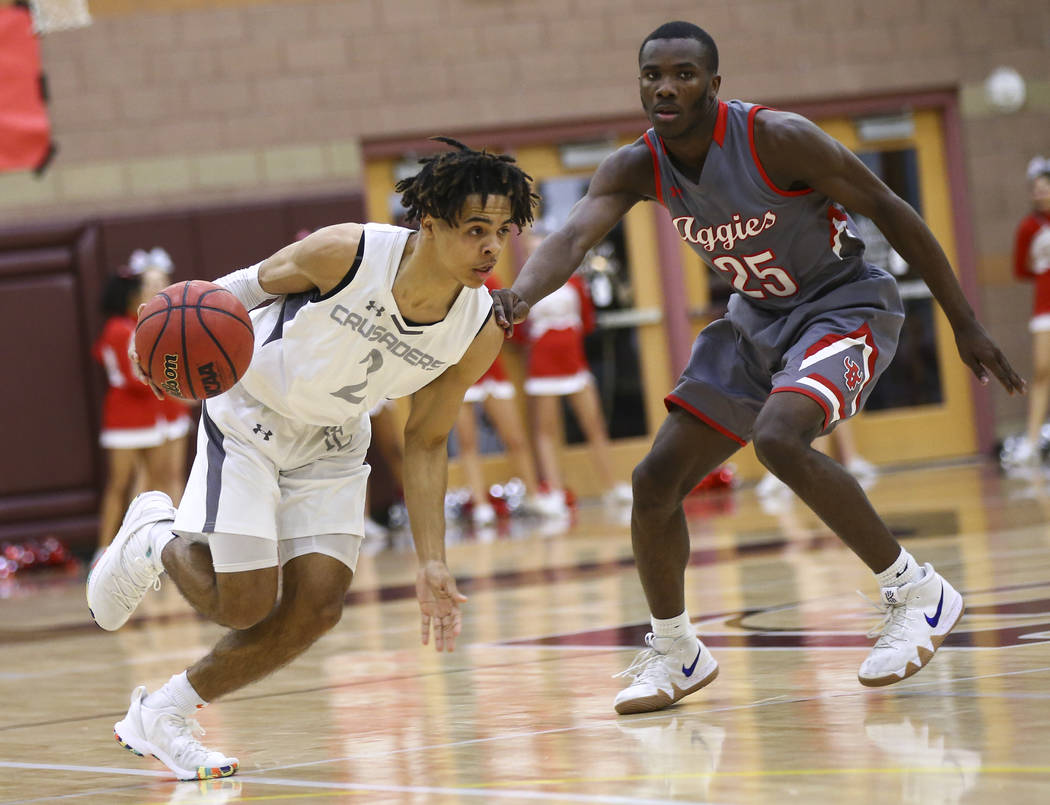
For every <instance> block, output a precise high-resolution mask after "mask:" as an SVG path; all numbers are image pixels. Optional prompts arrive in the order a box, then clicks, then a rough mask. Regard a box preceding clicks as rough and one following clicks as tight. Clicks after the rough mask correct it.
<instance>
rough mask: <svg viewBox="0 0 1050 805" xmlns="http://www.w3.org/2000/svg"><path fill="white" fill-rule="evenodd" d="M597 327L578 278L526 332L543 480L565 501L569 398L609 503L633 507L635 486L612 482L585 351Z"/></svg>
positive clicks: (533, 316) (533, 238) (540, 305)
mask: <svg viewBox="0 0 1050 805" xmlns="http://www.w3.org/2000/svg"><path fill="white" fill-rule="evenodd" d="M541 241H542V236H540V235H537V234H535V233H533V234H531V235H530V236H529V245H530V247H531V249H530V250H534V249H535V248H536V247H537V246H538V245H539V244H540V242H541ZM594 326H595V320H594V305H593V303H592V302H591V298H590V294H588V292H587V286H586V285H585V284H584V282H583V280H582V279H581V278H580V277H579V275H574V276H573V277H572V278H571V279H570V280H569V281H568V283H566V284H565V285H563V286H562V287H561V288H559V289H558V290H556V291H554V292H553V293H551V294H549V295H548V296H546V297H544V298H543V299H541V300H540V301H539V302H537V303H536V304H535V305H533V307H532V309H531V310H530V311H529V318H528V322H527V326H526V328H525V329H526V335H527V338H528V340H529V342H530V344H531V348H530V351H529V370H528V378H527V379H526V381H525V393H526V394H527V395H528V396H529V397H530V398H531V402H532V412H533V428H534V434H535V438H536V456H537V459H538V462H539V468H540V474H541V475H542V476H543V478H544V480H545V481H546V482H547V484H548V485H549V486H550V487H551V489H552V491H553V493H554V494H555V495H558V496H560V497H561V498H562V499H564V489H565V484H564V480H563V476H562V472H561V462H560V459H559V452H558V451H559V445H560V443H561V433H560V432H559V429H560V419H559V416H558V412H559V406H560V404H561V401H560V398H561V397H568V399H569V404H570V405H571V406H572V410H573V413H574V414H575V415H576V421H577V422H578V423H579V425H580V429H581V430H582V431H583V433H584V435H585V436H586V437H587V442H588V444H589V446H590V449H591V458H592V460H593V464H594V471H595V473H596V476H597V478H598V480H599V482H600V483H601V485H602V488H603V489H604V490H605V493H604V498H605V500H606V501H607V502H610V503H630V501H631V488H630V486H629V485H628V484H626V483H616V482H615V479H614V478H613V476H612V470H611V466H612V464H611V461H610V458H609V435H608V430H607V429H606V425H605V416H604V414H603V413H602V407H601V402H600V400H599V399H598V390H597V387H596V386H595V383H594V377H593V376H592V375H591V370H590V366H589V365H588V363H587V357H586V355H585V354H584V350H583V337H584V336H585V335H586V334H587V333H589V332H591V331H592V330H594Z"/></svg>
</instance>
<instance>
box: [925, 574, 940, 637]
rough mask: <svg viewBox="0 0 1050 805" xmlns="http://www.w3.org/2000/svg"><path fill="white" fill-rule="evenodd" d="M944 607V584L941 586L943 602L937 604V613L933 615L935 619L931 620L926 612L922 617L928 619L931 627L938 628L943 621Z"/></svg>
mask: <svg viewBox="0 0 1050 805" xmlns="http://www.w3.org/2000/svg"><path fill="white" fill-rule="evenodd" d="M943 606H944V585H943V584H942V585H941V600H940V601H938V602H937V611H936V612H934V613H933V617H932V618H931V617H930V616H929V615H927V614H926V613H925V612H923V613H922V616H923V617H924V618H926V622H927V623H928V624H930V626H932V627H934V628H936V627H937V623H938V622H939V621H940V619H941V607H943Z"/></svg>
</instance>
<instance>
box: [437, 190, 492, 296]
mask: <svg viewBox="0 0 1050 805" xmlns="http://www.w3.org/2000/svg"><path fill="white" fill-rule="evenodd" d="M432 220H433V232H434V237H435V242H436V245H437V247H438V252H439V254H440V255H441V258H440V259H441V263H442V265H443V266H445V268H446V269H447V270H448V271H449V273H450V274H451V275H452V276H453V277H454V278H455V279H456V280H457V281H459V282H460V283H461V284H463V285H466V286H467V287H468V288H480V287H481V286H482V284H484V282H485V280H486V279H487V278H488V276H489V275H490V274H491V273H492V271H493V269H495V267H496V262H497V261H498V260H499V256H500V254H502V253H503V249H504V247H505V246H506V245H507V240H508V238H509V237H510V232H511V205H510V199H509V198H507V197H506V196H489V197H488V198H487V199H486V203H485V204H482V203H481V196H479V195H473V196H468V197H467V200H466V202H465V203H464V204H463V207H462V208H461V209H460V212H459V220H458V222H457V223H456V225H455V226H451V225H450V224H448V223H447V222H445V221H440V220H437V219H432Z"/></svg>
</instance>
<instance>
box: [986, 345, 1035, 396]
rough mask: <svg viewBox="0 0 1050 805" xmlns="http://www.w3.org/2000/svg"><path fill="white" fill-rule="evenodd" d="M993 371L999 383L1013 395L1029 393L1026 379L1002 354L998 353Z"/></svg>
mask: <svg viewBox="0 0 1050 805" xmlns="http://www.w3.org/2000/svg"><path fill="white" fill-rule="evenodd" d="M992 371H993V372H995V376H996V377H997V378H999V382H1000V383H1002V384H1003V388H1005V389H1006V390H1007V391H1008V392H1010V393H1011V394H1013V393H1014V392H1015V391H1016V392H1017V393H1019V394H1024V393H1025V391H1027V386H1028V384H1027V383H1025V379H1024V378H1023V377H1021V376H1020V375H1019V374H1017V372H1016V371H1014V368H1013V367H1012V366H1011V365H1010V362H1009V361H1008V360H1007V359H1006V356H1005V355H1003V353H1002V352H998V351H997V352H996V354H995V360H994V362H993V363H992Z"/></svg>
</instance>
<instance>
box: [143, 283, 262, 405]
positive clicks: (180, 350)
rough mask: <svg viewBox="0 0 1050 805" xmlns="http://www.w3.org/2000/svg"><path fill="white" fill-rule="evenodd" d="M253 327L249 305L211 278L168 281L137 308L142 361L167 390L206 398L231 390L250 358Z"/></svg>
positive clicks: (166, 392)
mask: <svg viewBox="0 0 1050 805" xmlns="http://www.w3.org/2000/svg"><path fill="white" fill-rule="evenodd" d="M254 349H255V333H254V331H253V329H252V320H251V319H250V318H248V311H247V310H245V309H244V305H242V304H241V303H240V301H239V300H238V299H237V297H235V296H234V295H233V294H232V293H230V292H229V291H227V290H226V289H225V288H222V287H220V286H218V285H216V284H214V283H212V282H204V281H203V280H190V281H189V282H177V283H175V284H174V285H169V286H168V287H167V288H165V289H164V290H163V291H161V292H160V293H158V294H157V295H156V296H154V297H153V298H152V299H151V300H149V302H147V303H146V306H145V307H144V308H143V309H142V312H141V313H140V314H139V321H138V325H137V326H136V327H135V351H136V352H138V356H139V365H140V367H141V368H142V371H143V372H145V373H146V374H147V375H148V376H149V377H150V379H151V380H152V381H153V382H154V383H156V384H157V385H158V386H159V387H160V388H161V389H163V390H164V393H165V394H169V395H170V396H172V397H180V398H182V399H184V400H202V399H205V398H207V397H214V396H215V395H216V394H222V393H223V392H224V391H229V390H230V389H231V388H232V387H233V385H234V384H235V383H236V382H237V381H238V380H239V379H240V377H241V375H243V374H244V372H245V370H246V369H247V368H248V364H249V363H251V360H252V351H253V350H254Z"/></svg>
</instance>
